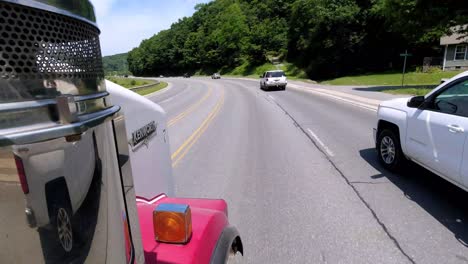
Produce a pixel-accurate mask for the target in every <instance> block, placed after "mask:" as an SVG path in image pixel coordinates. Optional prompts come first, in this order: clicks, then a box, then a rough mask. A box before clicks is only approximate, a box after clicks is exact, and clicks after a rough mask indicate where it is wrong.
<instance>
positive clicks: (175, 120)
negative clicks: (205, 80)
mask: <svg viewBox="0 0 468 264" xmlns="http://www.w3.org/2000/svg"><path fill="white" fill-rule="evenodd" d="M212 91H213V89H212V88H211V87H210V89H209V90H208V92H207V93H206V95H205V96H203V98H201V99H200V100H199V101H198V102H196V103H195V104H193V105H191V106H190V107H189V108H188V109H187V110H185V111H184V112H182V113H180V114H179V115H177V116H176V117H174V118H172V119H171V120H169V122H168V123H167V125H168V126H169V127H171V126H173V125H175V124H176V123H177V122H179V121H180V120H182V119H183V118H184V117H186V116H187V115H188V114H190V113H192V112H193V111H195V109H197V108H198V107H199V106H200V105H201V104H202V103H203V102H204V101H206V99H208V97H210V95H211V92H212Z"/></svg>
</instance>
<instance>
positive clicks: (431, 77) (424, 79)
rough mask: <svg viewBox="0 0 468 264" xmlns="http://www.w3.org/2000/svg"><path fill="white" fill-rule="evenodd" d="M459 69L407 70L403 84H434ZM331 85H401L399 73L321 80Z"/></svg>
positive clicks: (452, 74)
mask: <svg viewBox="0 0 468 264" xmlns="http://www.w3.org/2000/svg"><path fill="white" fill-rule="evenodd" d="M458 73H460V71H447V72H443V71H438V72H433V73H422V72H409V73H407V74H405V85H436V84H439V83H440V79H442V78H451V77H453V76H455V75H457V74H458ZM322 83H323V84H331V85H379V86H386V85H389V86H391V85H395V86H398V85H401V73H381V74H367V75H359V76H347V77H341V78H337V79H333V80H327V81H324V82H322Z"/></svg>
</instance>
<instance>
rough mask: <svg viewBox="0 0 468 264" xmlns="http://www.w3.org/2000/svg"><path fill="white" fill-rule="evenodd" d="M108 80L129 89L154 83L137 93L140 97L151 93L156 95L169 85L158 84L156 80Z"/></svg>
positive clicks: (112, 78)
mask: <svg viewBox="0 0 468 264" xmlns="http://www.w3.org/2000/svg"><path fill="white" fill-rule="evenodd" d="M106 79H108V80H109V81H111V82H114V83H116V84H118V85H120V86H123V87H125V88H128V89H130V88H135V87H138V86H143V85H149V84H152V83H154V85H151V86H148V87H146V88H143V89H140V90H137V91H135V92H136V93H137V94H139V95H147V94H150V93H154V92H156V91H159V90H161V89H164V88H166V87H167V85H168V84H167V83H166V82H160V83H157V82H156V81H155V80H145V79H134V78H122V77H106Z"/></svg>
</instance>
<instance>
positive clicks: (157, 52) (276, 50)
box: [128, 0, 468, 80]
mask: <svg viewBox="0 0 468 264" xmlns="http://www.w3.org/2000/svg"><path fill="white" fill-rule="evenodd" d="M462 2H464V1H437V0H426V1H420V0H214V1H211V2H209V3H206V4H198V5H197V6H196V12H195V13H194V14H193V16H192V17H185V18H183V19H180V20H179V21H178V22H176V23H174V24H172V26H171V27H170V29H168V30H164V31H161V32H159V33H158V34H156V35H154V36H153V37H151V38H150V39H146V40H144V41H142V42H141V44H140V46H139V47H138V48H135V49H133V50H132V51H130V52H129V54H128V63H129V70H130V71H131V72H132V73H134V74H135V75H142V76H145V75H153V76H154V75H159V74H163V75H175V74H182V73H185V72H189V73H201V74H203V73H208V74H211V73H213V72H218V71H219V72H221V73H223V72H224V73H229V72H232V71H234V69H236V68H238V67H240V66H242V67H243V68H246V69H247V72H248V71H249V69H254V68H256V67H258V66H261V65H264V64H265V63H268V62H269V61H270V60H272V59H273V58H274V59H275V60H277V61H283V62H288V63H291V64H293V65H294V67H296V68H298V69H301V70H304V71H305V72H306V74H307V76H308V77H309V78H312V79H316V80H323V79H330V78H334V77H339V76H346V75H350V74H362V73H367V72H381V71H389V70H390V71H391V70H400V69H401V65H402V59H401V57H400V53H402V52H404V51H405V50H408V51H409V52H410V53H412V54H413V56H412V57H411V59H410V60H409V61H408V63H409V66H410V67H411V66H420V65H421V64H422V61H423V58H424V57H432V56H434V57H440V56H442V54H443V51H442V48H441V46H440V45H439V38H440V37H441V36H442V35H444V34H445V33H447V31H448V30H449V27H450V26H453V25H456V24H468V10H467V9H466V6H465V5H466V3H462Z"/></svg>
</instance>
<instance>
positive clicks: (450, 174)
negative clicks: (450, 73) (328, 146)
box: [374, 72, 468, 190]
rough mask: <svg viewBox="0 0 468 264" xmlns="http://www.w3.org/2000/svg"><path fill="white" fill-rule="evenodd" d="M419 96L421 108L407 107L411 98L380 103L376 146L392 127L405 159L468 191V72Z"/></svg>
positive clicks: (375, 131) (375, 134) (375, 137)
mask: <svg viewBox="0 0 468 264" xmlns="http://www.w3.org/2000/svg"><path fill="white" fill-rule="evenodd" d="M420 99H421V100H424V102H423V103H422V104H421V106H419V107H414V106H412V107H411V106H408V104H409V99H408V98H400V99H394V100H390V101H385V102H382V103H381V104H380V106H379V109H378V112H377V122H376V127H375V128H374V139H375V140H376V147H377V149H379V144H380V142H379V135H380V134H381V133H382V131H383V130H385V129H390V130H393V131H394V132H395V133H397V134H398V137H399V144H400V145H401V152H402V153H403V155H404V157H405V158H407V159H409V160H411V161H414V162H415V163H418V164H419V165H421V166H423V167H425V168H427V169H429V170H430V171H432V172H434V173H435V174H437V175H439V176H440V177H442V178H444V179H446V180H448V181H450V182H452V183H454V184H455V185H458V186H459V187H461V188H463V189H465V190H468V140H467V134H468V72H463V73H460V74H458V75H457V76H455V77H453V78H451V79H450V80H447V81H446V82H444V83H442V84H440V85H439V86H438V87H436V88H435V89H434V90H432V91H431V92H430V93H429V94H427V95H426V96H425V97H424V98H420ZM410 100H412V99H410ZM380 138H381V137H380ZM379 155H380V153H379Z"/></svg>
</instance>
